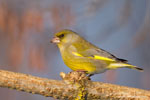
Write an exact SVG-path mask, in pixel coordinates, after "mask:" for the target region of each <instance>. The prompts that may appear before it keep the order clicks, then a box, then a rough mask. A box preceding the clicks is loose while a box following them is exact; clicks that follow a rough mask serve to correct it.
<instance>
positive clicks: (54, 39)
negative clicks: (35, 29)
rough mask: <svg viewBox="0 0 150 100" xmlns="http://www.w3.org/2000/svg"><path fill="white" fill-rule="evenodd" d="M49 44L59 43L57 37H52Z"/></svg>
mask: <svg viewBox="0 0 150 100" xmlns="http://www.w3.org/2000/svg"><path fill="white" fill-rule="evenodd" d="M50 42H51V43H56V44H58V43H60V39H59V38H58V37H53V39H52V40H51V41H50Z"/></svg>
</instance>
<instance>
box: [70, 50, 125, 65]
mask: <svg viewBox="0 0 150 100" xmlns="http://www.w3.org/2000/svg"><path fill="white" fill-rule="evenodd" d="M72 53H73V54H74V55H76V56H80V57H88V58H93V59H98V60H105V61H111V62H114V61H120V62H127V60H124V59H120V58H117V57H115V56H114V55H112V54H111V53H109V52H107V51H105V50H103V49H99V48H92V49H87V50H85V51H82V52H72Z"/></svg>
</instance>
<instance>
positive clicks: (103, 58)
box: [94, 55, 115, 61]
mask: <svg viewBox="0 0 150 100" xmlns="http://www.w3.org/2000/svg"><path fill="white" fill-rule="evenodd" d="M94 59H99V60H106V61H115V60H114V59H110V58H107V57H103V56H97V55H94Z"/></svg>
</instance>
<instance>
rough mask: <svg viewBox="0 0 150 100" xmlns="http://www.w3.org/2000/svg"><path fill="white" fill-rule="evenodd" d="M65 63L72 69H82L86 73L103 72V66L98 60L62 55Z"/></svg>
mask: <svg viewBox="0 0 150 100" xmlns="http://www.w3.org/2000/svg"><path fill="white" fill-rule="evenodd" d="M63 60H64V62H65V64H66V65H67V66H68V67H69V68H70V69H72V70H74V71H77V70H82V71H83V70H84V71H87V73H90V74H91V73H101V72H104V70H105V69H104V68H105V67H104V66H103V64H101V63H100V62H99V61H92V60H91V59H87V58H85V57H84V58H81V57H71V56H67V57H66V56H64V57H63Z"/></svg>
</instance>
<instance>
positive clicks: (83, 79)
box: [0, 70, 150, 100]
mask: <svg viewBox="0 0 150 100" xmlns="http://www.w3.org/2000/svg"><path fill="white" fill-rule="evenodd" d="M61 77H62V78H63V80H62V81H59V80H51V79H46V78H40V77H34V76H31V75H27V74H22V73H15V72H10V71H5V70H0V87H6V88H12V89H16V90H20V91H25V92H29V93H33V94H40V95H43V96H47V97H53V98H56V99H61V100H62V99H67V100H74V99H76V100H85V98H86V100H92V99H94V100H100V99H101V100H150V91H147V90H142V89H136V88H129V87H125V86H119V85H113V84H107V83H102V82H92V81H90V80H89V78H88V77H87V76H86V75H85V74H84V73H81V72H71V73H69V74H65V73H61Z"/></svg>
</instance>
